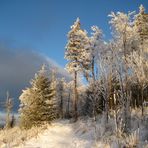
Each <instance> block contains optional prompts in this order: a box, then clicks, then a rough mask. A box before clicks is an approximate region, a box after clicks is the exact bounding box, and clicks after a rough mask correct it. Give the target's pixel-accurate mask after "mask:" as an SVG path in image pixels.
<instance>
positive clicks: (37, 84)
mask: <svg viewBox="0 0 148 148" xmlns="http://www.w3.org/2000/svg"><path fill="white" fill-rule="evenodd" d="M30 84H31V87H29V88H27V89H25V90H23V93H22V94H21V96H20V102H21V104H20V109H19V113H20V126H21V127H23V128H31V127H32V126H38V125H42V124H43V123H44V122H48V123H49V122H50V121H52V120H53V119H54V118H55V115H56V107H55V106H56V105H55V90H54V88H53V85H52V81H51V80H50V79H49V78H48V76H47V73H46V70H45V66H44V65H43V66H42V68H41V70H40V71H39V72H38V73H37V74H35V78H34V79H33V80H32V81H31V82H30Z"/></svg>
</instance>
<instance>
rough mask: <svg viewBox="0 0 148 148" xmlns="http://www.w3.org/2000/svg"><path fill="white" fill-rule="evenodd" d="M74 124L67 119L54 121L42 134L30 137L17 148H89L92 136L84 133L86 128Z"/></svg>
mask: <svg viewBox="0 0 148 148" xmlns="http://www.w3.org/2000/svg"><path fill="white" fill-rule="evenodd" d="M76 126H77V125H75V127H74V126H73V124H70V123H68V122H67V121H66V122H65V121H63V122H58V123H54V124H53V125H52V126H51V127H49V128H48V129H47V130H45V131H44V132H43V133H42V134H39V135H38V136H37V137H36V138H32V139H30V140H29V141H27V142H26V143H25V144H24V145H22V146H19V148H20V147H21V148H91V147H92V137H90V135H89V136H88V134H86V135H85V130H86V129H83V127H76ZM74 128H77V129H78V130H74ZM82 129H83V130H82Z"/></svg>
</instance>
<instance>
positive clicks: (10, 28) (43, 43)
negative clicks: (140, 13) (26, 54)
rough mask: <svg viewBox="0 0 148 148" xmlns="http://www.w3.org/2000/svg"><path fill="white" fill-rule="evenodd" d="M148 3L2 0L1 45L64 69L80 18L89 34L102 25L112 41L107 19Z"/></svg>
mask: <svg viewBox="0 0 148 148" xmlns="http://www.w3.org/2000/svg"><path fill="white" fill-rule="evenodd" d="M140 4H143V5H144V6H145V8H147V9H148V1H147V0H0V42H2V43H4V44H9V46H13V47H15V48H21V50H26V49H27V50H28V49H29V50H34V51H37V52H39V53H42V54H45V55H46V56H48V57H50V58H51V59H53V60H55V61H56V62H57V63H59V64H60V65H61V66H63V67H64V65H65V64H66V60H64V50H65V45H66V42H67V37H66V34H67V32H68V31H69V30H70V26H71V25H72V24H73V22H74V21H75V19H76V18H77V17H80V20H81V24H82V28H84V29H86V30H88V31H89V29H90V27H91V26H92V25H98V26H99V27H100V28H101V29H102V30H103V32H104V34H105V38H106V39H108V38H110V37H111V35H110V29H109V26H108V19H109V18H108V17H107V15H108V14H109V13H110V12H111V11H115V12H116V11H124V12H127V11H133V10H138V6H139V5H140Z"/></svg>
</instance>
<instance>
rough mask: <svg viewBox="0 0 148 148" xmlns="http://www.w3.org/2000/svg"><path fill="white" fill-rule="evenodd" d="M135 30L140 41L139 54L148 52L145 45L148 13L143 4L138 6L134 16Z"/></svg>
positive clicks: (147, 35) (147, 32) (146, 41)
mask: <svg viewBox="0 0 148 148" xmlns="http://www.w3.org/2000/svg"><path fill="white" fill-rule="evenodd" d="M134 24H135V30H136V31H137V33H138V35H139V38H140V39H139V41H140V45H141V47H140V51H139V52H140V54H141V55H143V54H145V53H148V48H147V47H146V45H147V43H148V14H146V12H145V8H144V6H143V5H140V7H139V13H138V14H137V15H136V17H135V21H134Z"/></svg>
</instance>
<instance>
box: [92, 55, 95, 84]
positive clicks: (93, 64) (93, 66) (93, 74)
mask: <svg viewBox="0 0 148 148" xmlns="http://www.w3.org/2000/svg"><path fill="white" fill-rule="evenodd" d="M91 70H92V78H93V83H94V82H95V58H94V56H93V59H92V65H91Z"/></svg>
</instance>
